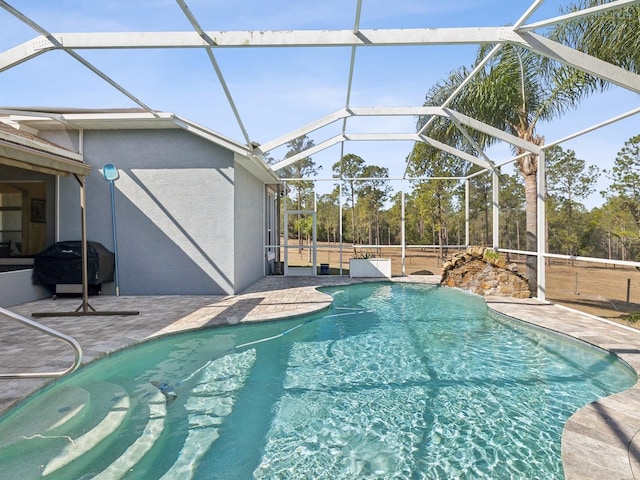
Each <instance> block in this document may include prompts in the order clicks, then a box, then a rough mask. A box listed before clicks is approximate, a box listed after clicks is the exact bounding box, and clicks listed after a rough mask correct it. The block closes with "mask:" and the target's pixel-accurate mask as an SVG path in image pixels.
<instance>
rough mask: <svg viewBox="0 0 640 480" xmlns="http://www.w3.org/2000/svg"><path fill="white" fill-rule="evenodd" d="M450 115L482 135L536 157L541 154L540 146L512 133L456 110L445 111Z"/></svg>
mask: <svg viewBox="0 0 640 480" xmlns="http://www.w3.org/2000/svg"><path fill="white" fill-rule="evenodd" d="M445 111H446V112H447V113H448V115H450V116H452V117H454V118H456V119H457V120H458V121H459V122H460V123H462V124H463V125H466V126H467V127H471V128H473V129H475V130H478V131H480V132H482V133H486V134H487V135H490V136H492V137H495V138H498V139H499V140H503V141H505V142H507V143H509V144H511V145H514V146H516V147H520V148H522V149H524V150H527V151H529V152H531V153H534V154H536V155H538V154H540V152H541V149H540V147H539V146H538V145H535V144H534V143H531V142H527V141H526V140H522V139H521V138H518V137H516V136H515V135H511V134H510V133H507V132H503V131H502V130H500V129H498V128H495V127H492V126H491V125H487V124H486V123H483V122H481V121H479V120H475V119H473V118H471V117H468V116H466V115H463V114H462V113H460V112H456V111H455V110H450V109H448V108H447V109H445Z"/></svg>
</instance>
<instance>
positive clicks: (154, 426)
mask: <svg viewBox="0 0 640 480" xmlns="http://www.w3.org/2000/svg"><path fill="white" fill-rule="evenodd" d="M148 398H149V402H148V404H149V421H148V422H147V425H146V427H145V429H144V431H143V432H142V434H141V435H140V436H139V437H138V439H137V440H136V441H135V442H134V443H132V444H131V445H130V446H129V448H127V450H126V451H125V452H124V453H123V454H122V455H121V456H120V457H119V458H118V459H117V460H116V461H115V462H113V463H112V464H111V465H110V466H109V467H108V468H107V469H105V470H104V471H102V472H101V473H99V474H98V475H96V476H95V477H93V479H94V480H115V479H119V478H122V477H124V476H125V475H126V473H127V472H128V471H129V470H130V469H131V468H133V467H135V466H136V465H137V464H138V462H140V460H142V458H143V457H144V456H145V455H146V453H147V452H148V451H149V450H151V447H153V445H154V444H155V442H156V441H157V440H158V438H159V437H160V435H161V434H162V431H163V430H164V423H165V417H166V415H167V406H166V398H165V396H164V395H163V394H162V392H160V390H155V392H154V393H152V394H151V395H150V396H149V397H148Z"/></svg>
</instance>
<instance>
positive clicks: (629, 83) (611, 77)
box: [521, 32, 640, 93]
mask: <svg viewBox="0 0 640 480" xmlns="http://www.w3.org/2000/svg"><path fill="white" fill-rule="evenodd" d="M521 36H522V39H523V40H524V41H525V43H524V44H523V46H524V47H526V48H529V49H531V50H533V51H534V52H537V53H539V54H540V55H543V56H545V57H548V58H552V59H554V60H557V61H558V62H560V63H563V64H565V65H570V66H572V67H575V68H577V69H578V70H582V71H584V72H587V73H589V74H591V75H594V76H596V77H598V78H602V79H604V80H607V81H609V82H611V83H613V84H615V85H618V86H620V87H622V88H626V89H627V90H631V91H633V92H636V93H640V75H637V74H635V73H632V72H630V71H628V70H625V69H624V68H620V67H617V66H615V65H612V64H610V63H608V62H605V61H603V60H600V59H597V58H595V57H592V56H590V55H587V54H586V53H582V52H580V51H578V50H575V49H573V48H569V47H566V46H564V45H562V44H560V43H558V42H554V41H553V40H549V39H548V38H546V37H543V36H541V35H537V34H535V33H532V32H523V33H521Z"/></svg>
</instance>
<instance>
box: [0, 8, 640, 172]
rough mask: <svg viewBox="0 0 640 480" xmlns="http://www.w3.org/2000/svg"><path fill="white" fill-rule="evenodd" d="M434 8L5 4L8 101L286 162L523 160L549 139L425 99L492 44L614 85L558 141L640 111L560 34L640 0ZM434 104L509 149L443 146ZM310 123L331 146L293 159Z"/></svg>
mask: <svg viewBox="0 0 640 480" xmlns="http://www.w3.org/2000/svg"><path fill="white" fill-rule="evenodd" d="M433 3H435V2H421V1H417V0H416V1H413V0H405V1H400V2H380V1H377V0H353V1H345V0H328V1H327V2H315V3H314V4H313V5H310V4H308V3H305V2H295V3H294V2H287V1H274V2H257V1H255V0H252V1H248V0H238V1H236V2H224V4H219V3H218V2H200V1H196V0H193V1H186V0H176V1H175V2H164V3H162V4H160V5H158V4H155V3H152V2H125V1H113V2H108V3H105V2H98V3H92V4H91V5H90V6H86V7H84V8H83V7H82V6H81V5H79V4H78V3H77V2H65V1H61V2H55V3H54V4H49V2H29V3H28V4H24V3H18V2H5V1H3V0H0V7H2V9H0V26H1V27H2V29H1V30H2V31H3V32H4V34H3V36H2V37H0V105H22V106H24V107H27V106H29V105H58V106H60V105H63V106H65V107H77V108H84V109H86V108H94V109H104V108H116V107H118V108H119V107H127V108H135V109H141V110H142V111H144V112H146V113H147V114H148V115H151V116H157V115H158V113H157V112H158V111H172V112H176V113H177V114H178V115H180V116H181V117H186V118H189V119H191V120H194V121H196V122H198V123H199V124H202V125H206V126H207V127H209V128H210V129H212V130H215V131H217V132H221V134H222V135H225V136H229V137H231V138H234V139H236V140H237V142H238V143H241V144H244V145H246V147H247V149H249V150H253V153H254V154H255V155H256V156H258V157H260V156H263V155H265V156H268V157H271V159H272V160H273V163H274V166H273V168H274V169H276V170H277V169H279V168H281V167H284V166H287V165H288V164H290V163H292V162H295V161H296V160H298V159H300V158H303V157H305V156H309V155H313V157H314V159H316V160H317V163H319V164H320V165H321V166H322V164H323V161H324V162H325V165H326V166H324V172H325V174H326V176H330V175H329V170H330V165H331V164H332V163H335V162H336V161H337V160H339V158H340V157H341V156H342V155H343V154H346V153H356V154H359V155H360V156H362V157H363V158H365V159H366V160H367V162H368V163H371V164H379V165H386V166H389V168H390V170H391V172H392V176H394V175H393V172H394V171H395V172H398V173H397V175H401V174H402V173H403V172H404V171H405V168H404V167H405V162H406V159H407V158H408V157H409V153H410V151H411V149H412V147H413V145H414V144H415V142H427V143H430V144H431V145H433V146H435V147H437V148H440V149H443V150H445V151H448V152H449V153H452V154H454V155H457V156H460V157H462V158H464V159H466V160H468V161H470V162H472V163H475V164H477V165H480V166H482V167H485V168H490V167H491V166H492V165H493V164H495V163H500V161H501V160H504V158H510V157H511V153H510V152H511V148H510V147H511V146H513V145H517V146H519V147H521V148H524V149H525V150H529V151H533V152H534V153H535V152H537V149H538V147H536V146H534V145H531V144H527V143H526V142H524V141H522V140H518V139H516V138H514V137H512V136H510V135H508V134H506V133H504V132H501V131H498V130H496V129H495V128H493V127H492V126H490V125H485V124H482V123H480V122H478V121H476V120H474V119H473V118H470V117H468V116H466V115H465V112H455V111H452V110H450V109H448V108H447V104H446V102H445V103H444V104H443V105H441V106H436V107H429V108H426V107H423V106H422V105H423V103H424V96H425V93H426V92H427V91H428V89H429V88H430V87H431V86H432V85H433V84H434V83H435V82H437V81H438V80H440V79H442V78H446V76H447V75H448V73H449V72H450V71H451V70H453V69H456V68H457V67H459V66H461V65H470V64H471V63H472V61H473V59H474V58H475V56H476V52H477V48H478V46H479V45H480V44H493V45H496V47H495V48H494V50H493V51H492V52H493V53H495V50H496V49H498V48H500V46H501V45H504V44H506V43H515V44H518V45H521V46H522V47H524V48H527V49H529V50H533V51H535V52H537V53H539V54H541V55H544V56H547V57H549V58H552V59H554V60H557V61H559V62H561V63H564V64H568V65H572V66H574V67H577V68H579V69H581V70H584V71H586V72H588V73H591V74H593V75H596V76H598V77H600V78H602V79H604V80H606V81H608V82H610V83H611V84H613V85H614V87H613V88H612V89H610V91H609V92H608V93H607V94H605V95H604V97H603V98H604V100H600V101H598V100H595V101H593V102H592V103H591V104H588V102H586V103H585V108H583V109H579V111H577V112H575V114H574V115H573V117H572V118H570V119H569V121H565V122H558V123H557V124H554V125H553V128H550V129H549V131H550V132H551V135H549V134H548V133H547V134H546V136H547V142H546V143H547V144H553V143H556V142H558V141H562V140H564V139H566V138H568V137H572V136H573V135H575V134H576V133H581V132H585V131H590V130H592V129H595V127H598V126H601V125H604V124H608V123H611V122H612V121H613V120H614V119H615V120H618V119H622V118H627V117H630V116H631V115H634V114H635V113H637V111H638V96H637V94H638V93H640V76H638V75H635V74H633V73H630V72H628V71H626V70H624V69H622V68H619V67H616V66H613V65H611V64H608V63H606V62H603V61H600V60H597V59H595V58H592V57H589V56H587V55H585V54H582V53H580V52H578V51H575V50H572V49H570V48H568V47H565V46H563V45H560V44H558V43H555V42H552V41H551V40H549V39H547V38H546V37H545V35H544V34H545V30H546V29H547V28H548V27H551V26H553V25H555V24H556V23H558V22H562V21H565V20H567V19H568V18H572V17H576V16H584V15H596V14H599V13H601V12H603V11H605V10H607V9H611V8H620V7H623V6H628V5H631V4H638V3H639V1H638V0H616V1H613V2H611V3H607V4H604V5H601V6H599V7H594V8H591V9H586V10H583V11H580V12H577V13H573V14H568V15H563V14H561V9H562V8H566V7H567V6H568V5H569V4H570V2H568V1H555V0H554V1H552V0H548V1H543V0H534V1H530V0H516V1H512V2H503V1H502V0H487V1H484V2H476V1H466V0H461V1H458V2H444V3H443V2H437V3H438V5H433ZM58 108H59V107H58ZM43 110H46V108H43ZM52 110H54V111H55V110H56V109H55V108H52ZM587 110H588V111H587ZM64 115H65V114H64V113H63V114H62V116H63V117H64ZM66 115H71V114H70V113H67V114H66ZM132 115H133V114H132ZM418 115H432V116H442V117H444V118H447V119H450V120H451V121H452V122H454V123H455V124H456V125H459V127H460V128H461V129H473V130H480V131H482V132H484V133H487V134H490V135H492V136H495V137H498V138H500V139H501V144H502V145H504V146H505V150H504V151H503V152H502V153H499V154H496V153H494V152H479V151H476V152H474V153H473V154H469V153H465V152H461V151H458V150H455V149H453V148H452V147H449V146H447V145H443V144H440V143H438V142H436V141H435V140H433V139H431V138H429V137H428V136H427V135H425V134H424V132H422V131H416V117H417V116H418ZM18 117H19V116H18ZM18 117H15V118H14V120H15V121H20V118H18ZM23 120H24V121H26V119H23ZM621 121H622V122H624V121H625V120H621ZM41 125H44V123H43V122H41ZM543 133H546V132H543ZM305 134H306V135H308V136H309V137H310V138H311V139H312V140H313V142H314V144H315V145H314V146H313V147H311V148H310V149H309V150H307V151H305V152H301V153H300V154H299V155H296V156H294V157H290V158H287V159H286V160H283V159H284V158H285V155H284V153H285V151H286V144H287V142H289V141H291V140H293V139H295V138H296V137H299V136H301V135H305ZM623 135H626V133H625V134H623ZM612 136H615V135H611V133H610V132H608V134H607V139H606V141H611V140H612ZM626 138H628V135H627V136H626ZM626 138H624V139H623V138H622V137H621V138H620V139H618V143H617V146H618V147H619V146H620V145H621V144H622V141H624V140H625V139H626ZM592 150H593V149H592ZM505 152H506V153H505ZM495 155H502V158H501V159H500V158H496V157H495ZM394 169H395V170H394Z"/></svg>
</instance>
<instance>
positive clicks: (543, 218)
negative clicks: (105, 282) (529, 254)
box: [536, 150, 547, 302]
mask: <svg viewBox="0 0 640 480" xmlns="http://www.w3.org/2000/svg"><path fill="white" fill-rule="evenodd" d="M545 163H546V161H545V157H544V150H542V151H541V152H540V154H539V155H538V178H537V181H538V201H537V205H538V218H537V225H536V227H537V228H536V239H537V243H538V245H537V249H536V251H537V255H538V257H537V267H538V275H537V277H538V294H537V296H538V300H540V301H541V302H544V301H545V298H546V293H545V292H546V273H545V256H544V253H546V252H545V248H546V233H547V232H546V228H545V227H546V224H547V215H546V203H547V182H546V177H547V174H546V165H545Z"/></svg>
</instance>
